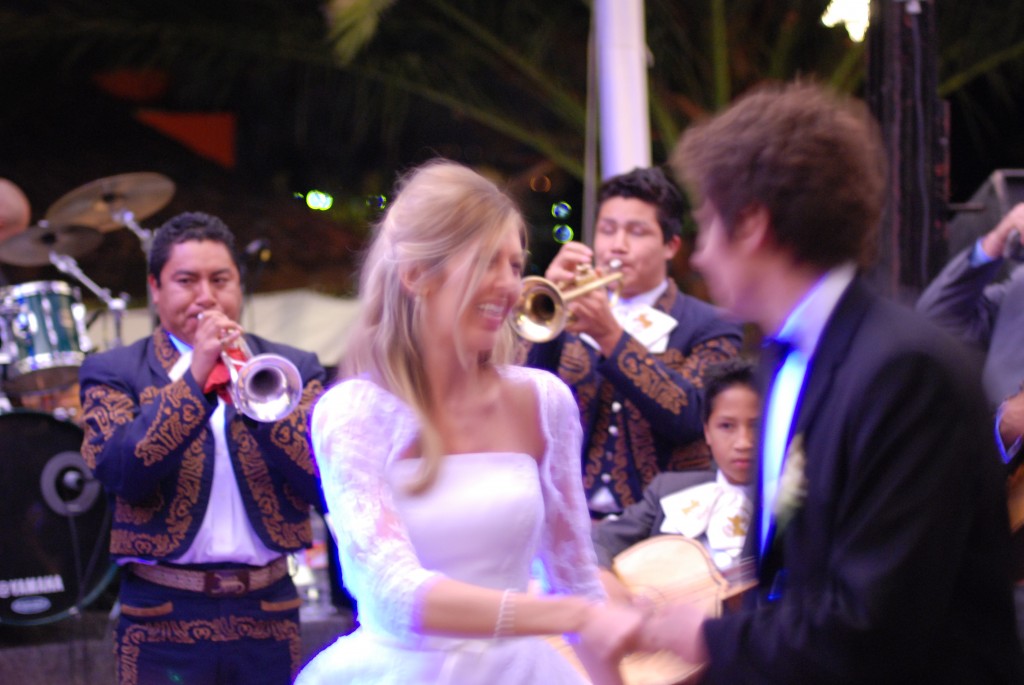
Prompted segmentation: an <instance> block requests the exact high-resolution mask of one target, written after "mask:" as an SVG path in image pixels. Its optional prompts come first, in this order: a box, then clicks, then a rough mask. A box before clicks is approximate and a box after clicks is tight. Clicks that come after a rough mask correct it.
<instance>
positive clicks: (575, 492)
mask: <svg viewBox="0 0 1024 685" xmlns="http://www.w3.org/2000/svg"><path fill="white" fill-rule="evenodd" d="M533 373H534V374H535V378H536V387H537V395H538V398H539V402H540V413H541V427H542V428H543V431H544V439H545V441H546V442H547V450H546V451H545V453H544V461H543V463H542V464H541V465H540V480H541V490H542V492H543V495H544V530H543V532H542V534H541V541H540V550H539V556H540V560H541V563H542V564H543V565H544V569H545V571H546V573H547V577H548V581H549V582H550V584H551V589H552V590H553V591H554V592H558V593H563V594H574V595H583V596H585V597H589V598H590V599H593V600H595V601H604V599H605V593H604V590H603V589H602V587H601V583H600V581H599V580H598V576H597V555H596V553H595V552H594V545H593V543H592V542H591V539H590V512H589V511H588V510H587V502H586V496H585V495H584V493H583V475H582V471H581V467H580V450H581V442H582V438H583V430H582V428H581V427H580V412H579V408H578V407H577V405H576V401H575V400H574V399H573V397H572V392H571V391H570V390H569V387H568V386H567V385H565V383H563V382H562V381H561V380H560V379H559V378H558V377H557V376H554V375H553V374H550V373H548V372H547V371H539V370H533Z"/></svg>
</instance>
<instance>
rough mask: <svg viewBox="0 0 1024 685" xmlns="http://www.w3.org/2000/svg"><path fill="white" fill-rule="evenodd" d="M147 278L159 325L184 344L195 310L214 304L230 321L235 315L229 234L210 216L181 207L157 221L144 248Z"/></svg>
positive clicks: (238, 306)
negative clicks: (147, 257)
mask: <svg viewBox="0 0 1024 685" xmlns="http://www.w3.org/2000/svg"><path fill="white" fill-rule="evenodd" d="M148 282H149V289H150V295H151V298H152V301H153V306H154V308H155V309H156V313H157V316H158V317H159V319H160V325H162V326H163V327H164V328H165V329H166V330H167V331H168V332H170V333H171V334H173V335H174V336H175V337H177V338H178V339H180V340H181V341H183V342H185V343H187V344H189V345H192V344H193V343H194V337H195V332H196V327H197V325H198V319H197V315H198V314H200V313H202V312H204V311H207V310H211V309H214V310H218V311H221V312H223V313H224V314H225V315H227V317H228V318H230V319H232V320H233V321H238V319H239V317H240V316H241V311H242V277H241V262H240V261H239V258H238V255H237V253H236V251H235V237H234V235H233V234H232V233H231V230H230V229H229V228H228V227H227V226H226V225H225V224H224V222H223V221H221V220H220V219H218V218H217V217H215V216H211V215H209V214H204V213H202V212H185V213H183V214H179V215H177V216H175V217H173V218H171V219H169V220H168V221H167V222H166V223H164V224H163V225H162V226H160V228H158V229H157V230H156V232H155V233H154V235H153V243H152V246H151V248H150V252H149V276H148Z"/></svg>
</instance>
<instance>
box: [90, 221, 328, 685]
mask: <svg viewBox="0 0 1024 685" xmlns="http://www.w3.org/2000/svg"><path fill="white" fill-rule="evenodd" d="M148 280H149V287H150V294H151V297H152V302H153V304H154V306H155V308H156V312H157V315H158V318H159V323H160V325H159V326H158V327H157V328H156V330H155V331H154V332H153V335H152V336H151V337H149V338H146V339H143V340H140V341H138V342H136V343H134V344H132V345H130V346H127V347H123V348H119V349H114V350H111V351H108V352H105V353H102V354H99V355H95V356H91V357H89V358H87V359H86V361H85V363H84V364H83V365H82V368H81V373H80V379H81V391H82V406H83V410H84V415H85V440H84V444H83V446H82V455H83V457H84V458H85V460H86V462H87V463H88V465H89V466H90V468H92V469H93V470H94V472H95V474H96V477H97V478H98V479H99V480H100V481H101V482H102V483H103V485H104V486H105V487H106V490H107V492H108V493H110V495H111V496H112V498H113V500H114V505H115V506H114V518H113V525H112V532H111V543H110V548H111V553H112V555H113V556H114V558H115V559H116V560H117V561H118V563H119V564H121V565H122V567H123V568H124V569H125V571H126V572H125V573H123V574H122V580H121V588H120V603H121V616H120V619H119V621H118V624H117V628H116V631H115V640H116V644H115V653H116V655H117V673H118V681H119V683H122V684H123V685H127V684H131V683H140V684H145V683H151V682H188V683H194V682H196V683H198V682H202V683H213V682H216V683H280V684H281V685H285V684H286V683H289V682H290V681H291V678H292V677H293V676H294V674H295V673H296V672H297V670H298V667H299V666H300V663H299V660H300V657H301V643H300V641H299V625H298V621H299V614H298V608H299V605H300V603H301V600H300V599H299V597H298V594H297V593H296V589H295V586H294V584H293V583H292V579H291V577H290V575H289V574H288V564H287V559H286V555H287V554H288V553H289V552H294V551H296V550H299V549H301V548H303V547H307V546H309V545H310V543H311V541H312V531H311V527H310V521H309V508H310V506H311V505H314V504H318V503H319V502H320V491H319V486H318V480H317V476H316V472H315V469H314V466H313V464H312V463H311V459H310V450H309V445H308V436H307V415H308V413H309V410H310V407H311V405H312V403H313V401H314V400H315V398H316V397H317V396H318V395H319V394H320V392H321V390H322V384H323V381H324V377H325V372H324V369H323V368H322V367H321V365H320V363H319V362H318V361H317V359H316V355H315V354H312V353H309V352H302V351H299V350H297V349H294V348H291V347H287V346H285V345H280V344H275V343H271V342H269V341H266V340H263V339H261V338H258V337H256V336H252V335H244V338H243V332H242V329H241V327H240V326H239V324H238V319H239V314H240V310H241V305H242V288H241V275H240V267H239V261H238V257H237V254H236V252H235V249H234V237H233V235H232V234H231V232H230V231H229V229H228V228H227V226H225V225H224V223H223V222H222V221H220V220H219V219H217V218H216V217H213V216H209V215H206V214H202V213H185V214H181V215H179V216H176V217H174V218H172V219H171V220H169V221H168V222H167V223H165V224H164V225H163V226H161V227H160V228H159V229H158V230H157V231H156V233H155V235H154V238H153V243H152V247H151V250H150V255H149V277H148ZM242 339H244V340H245V342H246V343H247V346H248V348H250V350H251V352H254V353H257V354H260V355H261V356H262V354H263V353H272V354H274V355H276V357H275V359H277V358H283V359H284V360H287V361H282V362H280V363H281V364H282V369H284V368H286V367H288V366H292V365H293V366H292V368H293V369H294V370H295V371H297V375H298V376H300V377H301V380H300V381H298V382H296V383H294V385H295V386H297V388H298V389H297V391H295V392H296V396H295V397H294V400H295V401H297V402H298V405H297V407H296V408H295V409H294V410H293V411H291V412H290V413H288V414H286V415H284V416H283V417H282V418H277V417H272V418H270V419H269V420H262V419H261V420H259V421H257V420H253V419H251V418H249V417H248V416H243V415H242V414H241V413H240V411H239V410H238V409H239V407H238V406H235V405H240V404H242V400H241V396H240V395H239V394H238V393H236V392H231V393H230V394H229V395H228V397H229V398H230V401H229V400H228V399H226V398H225V394H226V392H225V391H226V390H231V391H237V390H238V383H239V381H229V378H230V373H229V371H228V370H227V369H226V365H225V364H224V356H225V355H224V351H225V350H229V351H231V357H234V356H237V355H236V354H235V353H234V352H233V351H235V350H237V349H239V345H238V343H239V341H240V340H242ZM228 361H229V362H230V363H232V364H233V362H232V360H231V359H230V358H229V359H228ZM288 362H291V364H290V365H289V364H288ZM253 363H255V361H254V362H253ZM243 368H244V367H243ZM282 376H283V377H286V378H287V377H288V376H289V374H288V373H284V372H283V371H282ZM225 384H226V385H228V387H227V388H225V387H224V386H225ZM289 392H292V389H291V386H289ZM278 399H281V400H282V401H285V399H284V398H278ZM275 402H276V400H275ZM270 404H274V402H270ZM263 418H266V417H263Z"/></svg>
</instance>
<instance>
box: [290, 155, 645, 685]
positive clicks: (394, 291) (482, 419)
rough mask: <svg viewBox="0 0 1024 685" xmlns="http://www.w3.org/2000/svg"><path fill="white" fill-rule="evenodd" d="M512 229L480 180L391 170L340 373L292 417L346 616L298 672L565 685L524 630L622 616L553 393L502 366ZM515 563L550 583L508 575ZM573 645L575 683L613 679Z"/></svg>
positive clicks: (627, 611) (375, 684)
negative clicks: (319, 500)
mask: <svg viewBox="0 0 1024 685" xmlns="http://www.w3.org/2000/svg"><path fill="white" fill-rule="evenodd" d="M525 235H526V230H525V225H524V223H523V219H522V217H521V215H520V214H519V211H518V210H517V209H516V207H515V205H514V203H513V202H512V201H511V200H510V199H509V198H508V197H507V196H506V195H505V194H503V193H502V192H501V191H500V190H498V188H497V187H496V186H495V185H494V184H493V183H491V182H490V181H488V180H486V179H484V178H483V177H482V176H480V175H479V174H477V173H475V172H473V171H471V170H469V169H467V168H465V167H463V166H460V165H458V164H455V163H452V162H446V161H443V160H442V161H435V162H431V163H428V164H426V165H424V166H422V167H420V168H419V169H417V170H415V171H414V172H413V173H412V174H411V175H410V176H408V177H407V178H406V180H405V183H404V184H403V185H402V186H401V187H400V189H399V192H398V197H397V199H396V200H395V201H394V202H393V203H392V204H391V206H390V208H389V209H388V211H387V214H386V215H385V217H384V219H383V221H382V222H381V224H380V225H379V226H378V227H377V233H376V235H375V237H374V242H373V244H372V246H371V248H370V251H369V253H368V255H367V260H366V263H365V265H364V267H363V272H362V277H361V282H360V298H361V302H362V312H361V318H360V320H359V322H358V324H357V327H356V330H355V332H354V333H353V334H352V336H351V338H350V339H351V340H352V341H353V342H352V343H351V346H350V348H349V353H348V355H347V356H346V360H345V364H346V370H347V372H348V374H349V378H348V379H347V380H345V381H343V382H342V383H340V384H338V385H336V386H334V387H333V388H332V389H331V390H329V391H328V392H327V393H326V394H325V395H324V396H323V397H322V398H321V400H320V401H319V402H318V403H317V405H316V407H315V410H314V413H313V418H312V430H311V434H312V436H313V447H314V452H315V454H316V460H317V464H318V467H319V469H320V475H321V478H322V481H323V488H324V493H325V495H326V499H327V505H328V508H329V510H330V513H331V519H332V522H333V524H334V527H335V531H336V534H337V537H338V547H339V554H340V559H341V567H342V569H343V574H344V579H345V584H346V586H347V587H348V589H349V591H350V592H351V593H352V595H353V596H354V597H355V599H356V601H357V604H358V610H359V621H360V627H359V628H358V629H357V630H356V631H355V632H354V633H352V634H350V635H347V636H344V637H341V638H340V639H338V640H337V641H336V642H335V643H334V644H332V645H331V646H329V647H328V648H326V649H325V650H324V651H322V652H321V653H320V654H319V655H317V656H316V657H315V658H314V659H313V660H312V661H311V662H310V663H309V664H308V665H307V666H306V667H305V668H304V669H303V671H302V672H301V673H300V674H299V676H298V679H297V681H296V683H297V684H298V685H316V684H320V683H325V684H326V683H347V684H352V683H354V684H357V685H358V684H368V685H369V684H372V685H382V684H388V683H395V684H396V685H397V684H401V685H417V684H427V683H430V684H434V683H437V684H439V685H442V684H451V685H473V684H475V683H479V684H481V685H533V684H534V683H544V684H545V685H547V684H553V685H562V684H564V685H576V684H578V683H584V682H586V680H585V678H584V677H583V676H582V674H580V673H579V672H578V671H577V670H576V669H575V668H574V667H573V666H572V665H571V664H570V663H569V661H568V660H567V659H566V658H565V657H563V656H562V655H561V654H560V653H559V652H557V651H556V650H555V649H554V648H553V647H552V646H551V645H550V643H549V642H547V641H545V640H544V639H543V638H541V637H539V636H542V635H549V634H566V635H567V636H568V637H569V641H570V642H574V641H575V640H574V639H573V638H574V637H575V636H576V635H579V634H584V635H594V634H600V635H602V636H605V637H607V636H608V635H610V634H615V633H618V632H620V631H621V632H623V633H625V632H628V631H630V630H632V629H633V628H634V627H636V625H637V623H638V622H639V620H640V616H639V613H638V612H637V611H636V610H634V609H631V608H628V607H619V606H608V605H605V604H604V600H605V596H604V592H603V590H602V589H601V585H600V583H599V582H598V576H597V565H596V559H595V555H594V551H593V547H592V544H591V542H590V519H589V514H588V512H587V508H586V504H585V501H584V496H583V490H582V480H581V472H580V463H579V455H580V439H581V428H580V421H579V412H578V409H577V405H576V402H575V401H574V399H573V397H572V394H571V392H570V391H569V389H568V388H567V387H566V386H565V385H564V384H563V383H562V381H560V380H559V379H558V378H557V377H555V376H553V375H551V374H549V373H547V372H544V371H538V370H534V369H527V368H523V367H517V366H511V365H509V361H510V358H511V355H512V351H513V345H514V341H513V334H512V332H511V329H510V327H509V325H508V321H507V317H508V314H509V311H510V309H511V307H512V306H513V304H514V303H515V302H516V300H517V299H518V297H519V292H520V283H521V278H522V273H521V272H522V268H523V262H524V259H525V257H524V246H525ZM535 558H539V559H540V560H541V562H542V564H543V567H544V570H545V574H544V576H545V580H546V584H547V585H549V587H550V594H543V595H542V594H539V593H535V592H530V591H529V590H528V584H529V583H530V577H531V565H532V563H533V560H534V559H535ZM575 649H576V654H577V656H578V657H579V659H580V661H581V662H582V663H583V664H584V666H585V667H586V669H587V671H588V673H589V675H590V677H591V679H592V680H593V682H595V683H602V684H604V683H609V684H613V685H614V684H617V683H621V680H620V678H619V674H618V670H617V667H616V666H615V665H614V664H613V663H610V662H600V661H598V660H597V659H595V658H593V657H592V656H591V655H590V654H588V653H587V652H586V651H585V650H583V649H582V648H580V647H576V648H575Z"/></svg>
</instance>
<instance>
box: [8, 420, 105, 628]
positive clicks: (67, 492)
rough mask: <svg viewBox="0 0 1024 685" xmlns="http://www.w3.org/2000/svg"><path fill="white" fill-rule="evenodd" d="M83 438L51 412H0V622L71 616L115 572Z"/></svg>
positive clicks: (101, 503) (100, 499)
mask: <svg viewBox="0 0 1024 685" xmlns="http://www.w3.org/2000/svg"><path fill="white" fill-rule="evenodd" d="M82 437H83V432H82V429H81V428H79V427H78V426H76V425H74V424H71V423H68V422H66V421H60V420H58V419H56V418H54V417H53V416H50V415H49V414H44V413H40V412H34V411H19V410H16V411H13V412H11V413H7V414H0V625H2V624H10V625H37V624H42V623H49V622H53V621H57V620H60V619H62V618H65V617H67V616H70V615H72V614H74V613H77V612H78V610H80V609H81V608H83V607H85V606H87V605H88V604H90V603H91V602H93V601H94V600H95V599H96V598H97V597H98V596H99V595H100V593H102V591H103V590H104V589H105V588H106V586H107V585H108V584H109V583H110V582H111V580H112V579H113V578H114V576H115V575H116V568H115V567H114V565H113V564H111V562H110V561H109V556H108V547H109V541H110V517H109V514H108V506H107V501H106V497H105V496H104V493H103V490H102V487H101V486H100V483H99V481H97V480H95V479H94V478H93V477H92V473H91V471H90V470H89V468H88V467H87V466H86V465H85V461H84V460H83V459H82V455H81V452H80V450H81V447H82Z"/></svg>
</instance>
